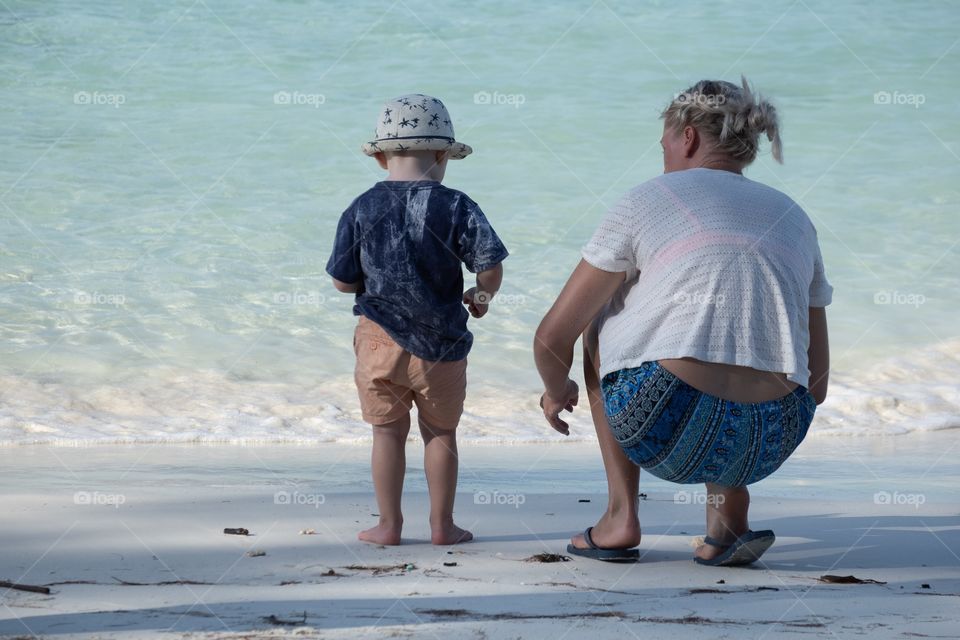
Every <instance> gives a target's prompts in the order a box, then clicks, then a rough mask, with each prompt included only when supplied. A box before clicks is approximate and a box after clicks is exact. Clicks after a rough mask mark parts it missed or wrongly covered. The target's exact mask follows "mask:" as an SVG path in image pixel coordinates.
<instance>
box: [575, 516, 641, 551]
mask: <svg viewBox="0 0 960 640" xmlns="http://www.w3.org/2000/svg"><path fill="white" fill-rule="evenodd" d="M590 538H591V539H592V540H593V544H595V545H597V546H598V547H600V548H601V549H632V548H633V547H636V546H637V545H639V544H640V520H639V519H638V518H637V517H636V516H627V515H624V516H614V515H612V514H611V513H610V512H609V511H608V512H607V513H604V514H603V517H601V518H600V520H599V521H598V522H597V524H596V525H594V527H593V529H592V530H591V531H590ZM570 544H572V545H573V546H574V547H576V548H578V549H589V548H590V546H589V545H588V544H587V541H586V540H584V539H583V534H582V533H578V534H577V535H575V536H573V537H572V538H570Z"/></svg>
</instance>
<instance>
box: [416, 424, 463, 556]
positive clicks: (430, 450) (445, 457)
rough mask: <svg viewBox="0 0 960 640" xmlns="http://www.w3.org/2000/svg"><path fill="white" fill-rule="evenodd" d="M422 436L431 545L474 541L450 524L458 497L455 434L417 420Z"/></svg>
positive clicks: (454, 429)
mask: <svg viewBox="0 0 960 640" xmlns="http://www.w3.org/2000/svg"><path fill="white" fill-rule="evenodd" d="M420 434H421V435H422V436H423V470H424V472H425V473H426V475H427V488H428V489H429V491H430V541H431V542H432V543H433V544H456V543H458V542H468V541H470V540H473V534H472V533H470V532H469V531H467V530H466V529H461V528H460V527H458V526H457V525H455V524H454V523H453V501H454V499H455V498H456V496H457V470H458V466H459V465H458V456H457V431H456V426H454V427H453V428H451V429H441V428H438V427H434V426H432V425H429V424H427V423H426V422H425V421H424V420H423V419H422V418H421V419H420Z"/></svg>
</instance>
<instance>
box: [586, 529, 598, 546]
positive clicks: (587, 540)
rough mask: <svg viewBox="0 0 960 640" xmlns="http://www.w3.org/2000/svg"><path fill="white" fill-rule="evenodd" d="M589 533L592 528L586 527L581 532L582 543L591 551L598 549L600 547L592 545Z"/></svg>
mask: <svg viewBox="0 0 960 640" xmlns="http://www.w3.org/2000/svg"><path fill="white" fill-rule="evenodd" d="M591 531H593V527H587V528H586V529H584V530H583V541H584V542H586V543H587V546H588V547H590V548H591V549H599V548H600V547H598V546H597V545H596V543H594V541H593V538H592V537H591V536H590V532H591Z"/></svg>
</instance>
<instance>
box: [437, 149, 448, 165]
mask: <svg viewBox="0 0 960 640" xmlns="http://www.w3.org/2000/svg"><path fill="white" fill-rule="evenodd" d="M446 159H447V152H446V151H437V164H443V161H444V160H446Z"/></svg>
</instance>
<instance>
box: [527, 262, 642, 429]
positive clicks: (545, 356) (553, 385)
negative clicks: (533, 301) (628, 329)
mask: <svg viewBox="0 0 960 640" xmlns="http://www.w3.org/2000/svg"><path fill="white" fill-rule="evenodd" d="M624 277H625V274H624V273H623V272H609V271H603V270H601V269H597V268H596V267H594V266H593V265H591V264H590V263H588V262H586V261H585V260H581V261H580V264H578V265H577V268H576V269H574V270H573V273H572V274H571V275H570V279H569V280H567V284H566V285H564V287H563V291H561V292H560V295H559V296H558V297H557V300H556V302H554V303H553V307H551V308H550V311H548V312H547V315H546V316H544V318H543V320H542V321H541V322H540V326H539V327H538V328H537V333H536V336H535V337H534V341H533V357H534V360H536V363H537V370H538V371H539V372H540V377H541V378H542V379H543V384H544V387H545V388H546V393H545V394H544V398H543V412H544V415H545V416H546V418H547V420H548V421H549V422H550V424H551V425H552V426H553V428H554V429H556V430H557V431H559V432H560V433H568V426H567V423H566V422H564V421H563V420H560V418H559V417H557V416H559V414H560V411H561V410H563V409H564V408H566V409H567V410H568V411H571V410H572V409H573V406H574V405H576V403H577V395H578V390H577V386H576V384H573V383H572V381H570V379H569V377H570V367H571V366H572V365H573V348H574V345H576V343H577V339H578V338H579V337H580V334H582V333H583V332H584V330H586V328H587V326H588V325H589V324H590V321H591V320H593V319H594V317H596V315H597V314H598V313H599V312H600V310H601V309H603V306H604V305H605V304H606V303H607V302H608V301H609V300H610V298H612V297H613V294H614V293H615V292H616V290H617V287H619V286H620V285H621V284H623V279H624Z"/></svg>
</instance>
